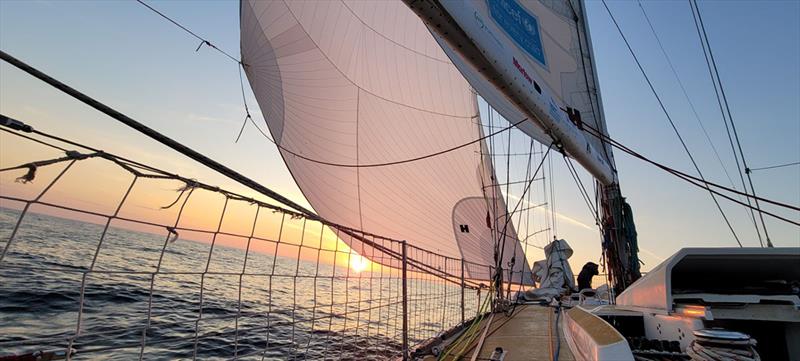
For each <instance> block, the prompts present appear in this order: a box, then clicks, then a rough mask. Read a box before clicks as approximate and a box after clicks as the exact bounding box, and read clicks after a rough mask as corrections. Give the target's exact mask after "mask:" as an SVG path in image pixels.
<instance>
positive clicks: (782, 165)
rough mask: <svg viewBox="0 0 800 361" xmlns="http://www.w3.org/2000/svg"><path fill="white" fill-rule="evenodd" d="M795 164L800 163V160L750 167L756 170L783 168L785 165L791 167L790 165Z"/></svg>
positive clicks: (751, 169)
mask: <svg viewBox="0 0 800 361" xmlns="http://www.w3.org/2000/svg"><path fill="white" fill-rule="evenodd" d="M793 165H800V162H791V163H784V164H776V165H770V166H766V167H759V168H750V171H751V172H752V171H754V170H767V169H775V168H783V167H789V166H793Z"/></svg>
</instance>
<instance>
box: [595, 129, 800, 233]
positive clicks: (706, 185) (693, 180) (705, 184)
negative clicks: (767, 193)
mask: <svg viewBox="0 0 800 361" xmlns="http://www.w3.org/2000/svg"><path fill="white" fill-rule="evenodd" d="M584 126H585V127H586V129H589V131H587V132H586V133H587V134H591V135H593V136H595V137H602V138H604V139H607V140H608V141H609V142H610V143H611V144H612V146H614V147H615V148H617V149H619V150H622V151H623V152H625V153H627V154H629V155H631V156H633V157H635V158H638V159H641V160H643V161H645V162H647V163H650V164H652V165H654V166H656V167H658V168H660V169H662V170H664V171H666V172H668V173H670V174H672V175H674V176H676V177H678V178H680V179H682V180H683V181H686V182H688V183H689V184H692V185H694V186H697V187H699V188H702V189H705V190H708V191H709V192H712V193H714V194H716V195H718V196H721V197H723V198H725V199H727V200H730V201H732V202H734V203H738V204H740V205H742V206H745V207H751V206H748V205H747V204H745V203H744V202H741V201H739V200H736V199H734V198H732V197H730V196H727V195H725V194H722V193H720V192H718V191H716V190H713V189H711V187H715V188H719V189H722V190H725V191H728V192H731V193H735V194H739V195H744V196H746V197H751V198H754V199H758V200H760V201H763V202H766V203H770V204H773V205H776V206H779V207H783V208H787V209H790V210H795V211H800V207H797V206H793V205H790V204H786V203H782V202H778V201H774V200H770V199H767V198H762V197H758V196H753V195H750V194H747V193H743V192H740V191H737V190H735V189H731V188H728V187H725V186H722V185H719V184H716V183H713V182H710V181H706V180H702V179H700V178H697V177H694V176H692V175H689V174H686V173H684V172H681V171H679V170H676V169H673V168H670V167H668V166H666V165H663V164H661V163H658V162H656V161H653V160H651V159H649V158H647V157H645V156H643V155H641V154H639V153H637V152H635V151H633V150H632V149H630V148H628V147H626V146H625V145H623V144H622V143H619V142H617V141H615V140H613V139H612V138H610V137H608V136H606V135H603V134H598V133H596V130H595V129H594V128H591V127H589V126H586V125H584ZM761 212H763V213H764V214H766V215H769V216H771V217H773V218H776V219H779V220H782V221H784V222H787V223H791V224H794V225H796V226H800V222H797V221H793V220H790V219H788V218H785V217H782V216H779V215H777V214H774V213H771V212H768V211H764V210H762V211H761Z"/></svg>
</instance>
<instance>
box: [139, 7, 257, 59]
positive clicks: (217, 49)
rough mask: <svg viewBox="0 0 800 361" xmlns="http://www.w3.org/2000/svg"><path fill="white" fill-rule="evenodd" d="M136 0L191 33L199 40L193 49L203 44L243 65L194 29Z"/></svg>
mask: <svg viewBox="0 0 800 361" xmlns="http://www.w3.org/2000/svg"><path fill="white" fill-rule="evenodd" d="M136 2H138V3H139V4H142V5H143V6H144V7H146V8H148V9H150V11H152V12H154V13H156V14H158V15H159V16H161V17H162V18H164V19H166V20H167V21H169V22H171V23H172V24H174V25H175V26H177V27H179V28H181V30H183V31H184V32H186V33H187V34H189V35H191V36H193V37H195V38H197V40H200V45H198V46H197V49H195V51H198V50H200V48H201V47H202V46H203V45H205V46H208V47H209V48H211V49H214V50H216V51H218V52H219V53H220V54H222V55H225V56H226V57H228V58H229V59H231V60H233V61H235V62H237V63H239V64H240V65H244V64H243V63H242V61H241V60H239V59H237V58H236V57H234V56H233V55H231V54H228V53H227V52H225V51H224V50H222V49H220V48H218V47H217V46H216V45H214V44H212V43H211V41H209V40H207V39H205V38H203V37H202V36H200V35H197V33H195V32H194V31H191V30H189V28H187V27H185V26H183V25H181V23H179V22H177V21H175V20H173V19H172V18H170V17H169V16H167V15H166V14H164V13H162V12H161V11H158V10H157V9H156V8H154V7H152V6H150V5H149V4H147V3H146V2H144V1H143V0H136Z"/></svg>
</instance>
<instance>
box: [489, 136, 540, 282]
mask: <svg viewBox="0 0 800 361" xmlns="http://www.w3.org/2000/svg"><path fill="white" fill-rule="evenodd" d="M553 145H554V144H550V146H548V147H547V152H546V153H545V154H544V155H543V156H542V160H541V161H540V162H539V165H538V166H536V170H535V171H534V172H533V175H531V180H530V181H528V184H526V185H525V189H524V190H523V191H522V195H520V197H519V200H517V203H516V204H515V205H514V209H512V210H511V212H507V216H506V219H505V224H504V225H503V228H502V233H501V235H500V237H499V238H498V242H496V243H495V244H498V243H499V240H501V239H502V242H503V243H502V245H501V246H500V247H497V246H495V250H496V251H495V252H499V257H497V258H496V260H497V266H498V267H497V271H496V273H495V275H496V276H495V279H496V282H498V283H496V284H497V286H499V287H501V286H502V285H500V284H499V282H500V281H501V278H502V272H501V269H502V268H501V267H500V266H502V265H501V264H500V263H501V262H502V260H503V253H504V251H505V242H506V230H507V229H508V224H509V223H510V222H511V217H512V216H513V215H514V213H516V212H517V210H518V209H519V206H520V205H521V204H522V201H523V200H524V199H525V194H526V193H528V191H529V190H530V189H531V185H532V184H533V179H535V178H536V175H537V174H538V173H539V171H540V170H541V169H542V166H543V165H544V161H545V160H546V159H548V157H547V156H548V155H549V154H550V150H551V149H553ZM498 229H499V228H498ZM498 249H499V250H498ZM495 256H498V254H497V253H496V254H495ZM499 291H502V289H500V290H499Z"/></svg>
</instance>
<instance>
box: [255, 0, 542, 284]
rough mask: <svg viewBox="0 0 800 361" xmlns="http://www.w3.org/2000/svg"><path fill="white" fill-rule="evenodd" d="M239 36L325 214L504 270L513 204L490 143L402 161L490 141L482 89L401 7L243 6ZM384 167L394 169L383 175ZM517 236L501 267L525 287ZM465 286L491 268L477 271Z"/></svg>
mask: <svg viewBox="0 0 800 361" xmlns="http://www.w3.org/2000/svg"><path fill="white" fill-rule="evenodd" d="M241 37H242V44H241V45H242V46H241V48H242V61H243V63H244V64H245V66H244V69H245V71H246V74H247V78H248V80H249V82H250V85H251V87H252V89H253V91H254V93H255V96H256V99H257V100H258V103H259V105H260V107H261V110H262V112H263V114H264V118H265V119H266V122H267V125H268V127H269V130H270V132H271V134H272V136H273V138H274V140H275V142H276V144H277V145H278V146H279V149H280V152H281V155H282V156H283V158H284V161H285V162H286V164H287V166H288V168H289V170H290V171H291V173H292V175H293V176H294V178H295V181H296V182H297V184H298V186H299V187H300V189H301V190H302V192H303V194H304V195H305V197H306V198H307V199H308V201H309V202H310V204H311V205H312V206H313V208H314V209H315V211H316V212H317V213H318V214H319V215H321V216H322V217H324V218H325V219H327V220H330V221H333V222H336V223H339V224H342V225H345V226H349V227H352V228H356V229H363V230H366V231H369V232H372V233H375V234H380V235H382V236H387V237H391V238H395V239H403V240H407V241H408V242H409V244H411V245H414V246H417V247H421V248H426V249H429V250H434V251H437V252H439V253H441V254H443V255H446V256H450V257H454V258H462V256H463V258H464V259H465V260H466V261H470V262H474V263H478V264H483V265H494V264H495V260H494V258H493V257H494V241H495V240H496V239H497V238H498V237H499V234H502V233H503V232H502V228H503V226H504V225H505V224H506V222H505V213H506V205H505V203H504V201H503V199H502V195H501V193H500V191H499V189H498V188H497V187H496V186H494V187H493V186H490V185H491V184H492V183H493V180H494V170H493V168H492V166H491V164H490V160H489V157H488V156H487V155H486V154H485V152H484V151H482V146H483V142H476V143H474V144H471V145H469V146H466V147H463V148H460V149H457V150H455V151H450V152H447V153H444V154H441V155H437V156H433V157H427V158H424V159H420V160H416V161H410V162H402V161H404V160H408V159H413V158H417V157H424V156H426V155H429V154H432V153H436V152H440V151H442V150H445V149H449V148H452V147H455V146H458V145H462V144H465V143H468V142H470V141H473V140H475V139H478V138H480V137H482V136H483V134H482V131H481V127H480V125H479V124H480V119H479V113H478V107H477V100H476V95H475V93H474V92H473V91H472V90H471V88H470V86H469V84H468V83H467V81H465V79H464V78H463V76H462V75H461V74H460V73H459V71H458V70H457V69H456V67H455V66H453V64H452V63H451V61H450V59H449V58H448V57H447V56H446V55H445V54H444V52H443V51H442V49H441V48H440V46H439V45H438V44H437V43H436V41H435V40H434V38H433V36H432V35H431V34H430V33H429V32H428V30H427V29H426V28H425V26H424V25H423V23H422V22H421V21H420V20H419V18H418V17H417V16H416V15H415V14H414V13H412V12H411V11H410V10H409V9H408V8H407V7H406V6H405V5H404V4H403V3H402V2H400V1H396V2H387V1H308V2H306V1H303V2H284V1H243V2H242V3H241ZM397 162H399V163H397ZM385 163H397V164H391V165H382V166H376V165H379V164H385ZM507 226H508V227H509V228H508V229H507V230H506V232H505V233H506V234H507V235H508V237H509V238H508V240H507V241H506V242H504V244H505V251H504V252H503V254H504V259H503V261H502V262H503V265H504V266H505V265H507V264H508V263H509V261H510V259H511V258H512V257H514V258H515V261H516V262H515V267H514V271H517V272H518V273H517V274H516V277H515V281H519V279H520V278H519V275H520V271H524V274H525V275H526V277H524V279H526V280H527V279H529V278H530V276H529V274H530V271H529V268H528V265H527V262H526V260H525V256H524V254H523V251H522V247H519V246H516V242H518V239H517V234H516V231H515V230H514V229H513V225H511V224H510V222H508V225H507ZM490 227H491V228H490ZM345 241H346V242H348V243H351V244H352V242H350V241H349V240H347V239H345ZM360 247H361V245H360V244H359V245H358V247H356V251H359V252H361V253H362V254H366V255H369V254H371V251H367V252H362V250H361V249H360ZM374 260H375V261H378V262H380V259H374ZM420 261H424V260H420ZM467 277H471V278H479V279H488V278H489V277H490V270H489V269H488V268H486V267H467Z"/></svg>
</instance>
